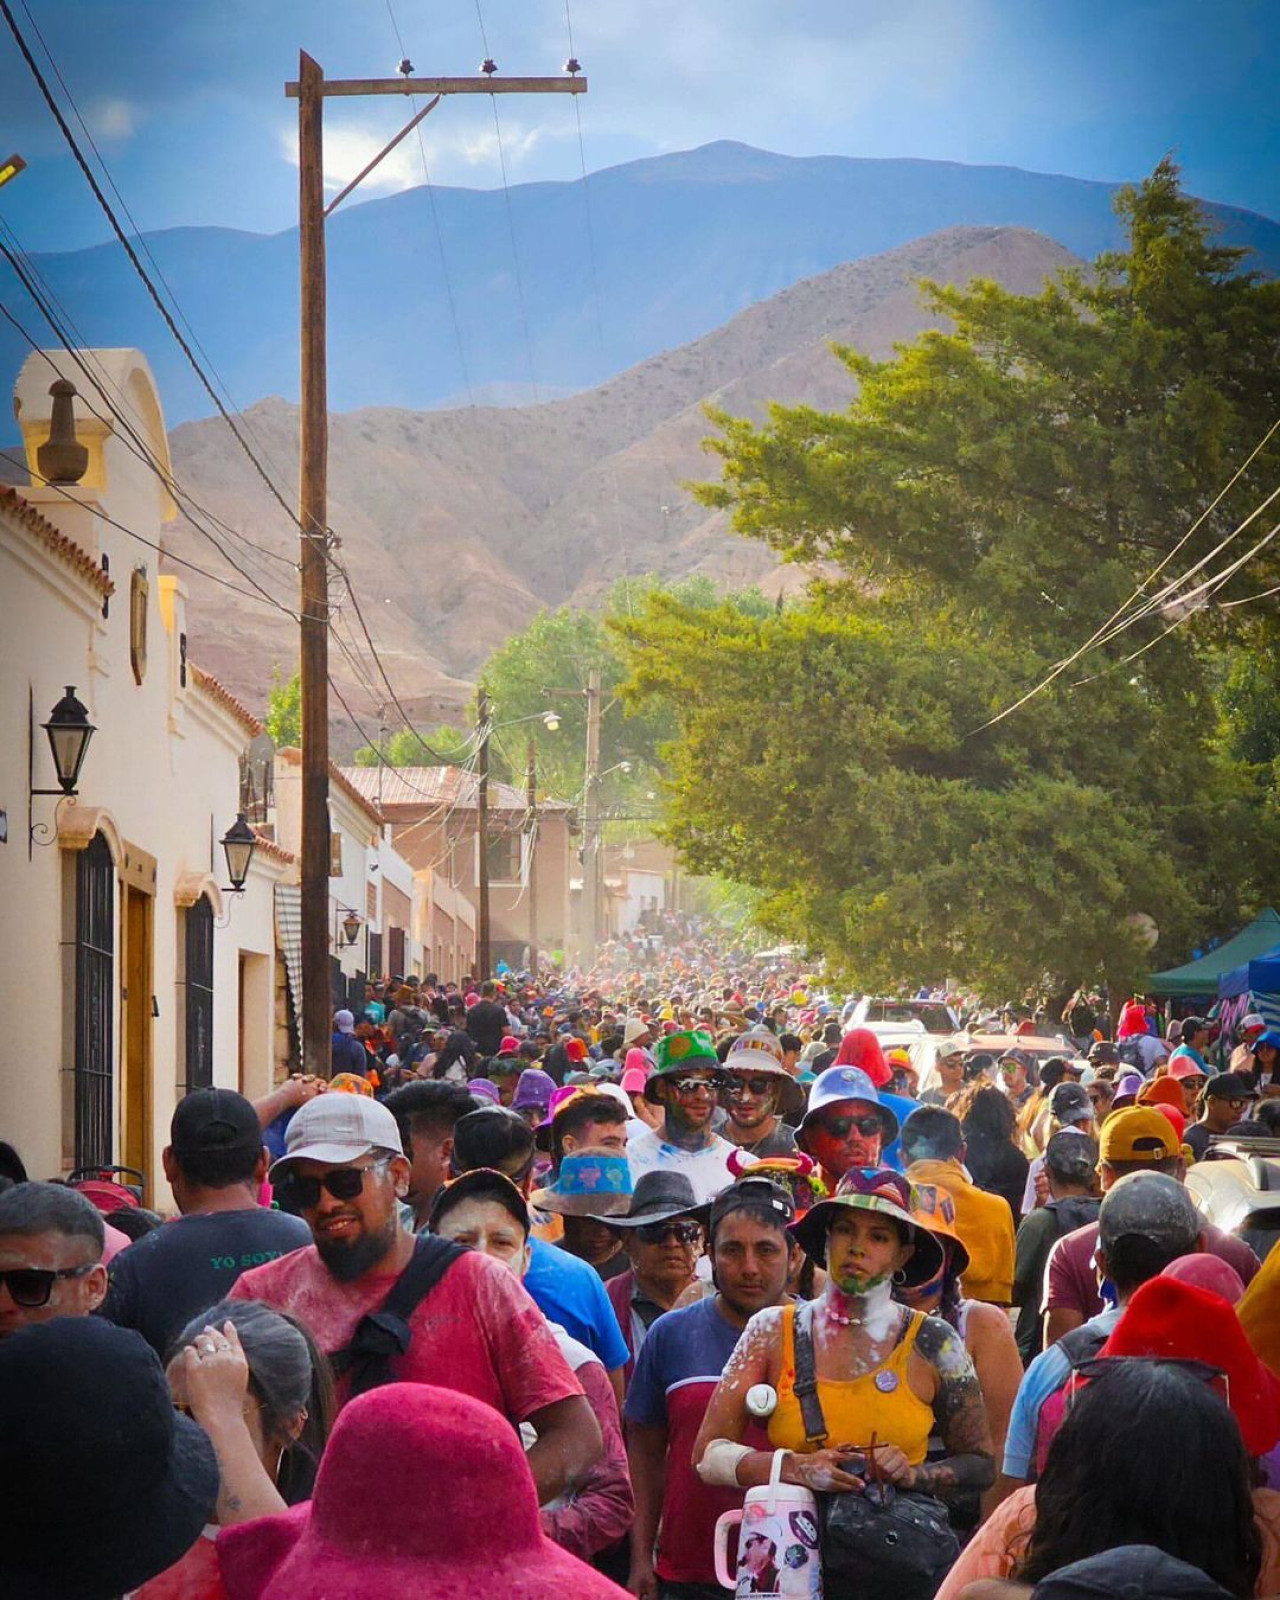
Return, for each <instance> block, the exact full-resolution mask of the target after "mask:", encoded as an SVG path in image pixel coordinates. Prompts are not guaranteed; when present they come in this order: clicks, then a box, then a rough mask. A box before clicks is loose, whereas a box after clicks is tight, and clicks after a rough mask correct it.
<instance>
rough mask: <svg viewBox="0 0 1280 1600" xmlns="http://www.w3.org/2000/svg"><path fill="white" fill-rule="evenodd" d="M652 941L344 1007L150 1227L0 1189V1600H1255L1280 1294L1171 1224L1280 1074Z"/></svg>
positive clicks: (209, 1141) (1246, 1246)
mask: <svg viewBox="0 0 1280 1600" xmlns="http://www.w3.org/2000/svg"><path fill="white" fill-rule="evenodd" d="M649 924H650V925H649V926H647V927H646V928H644V929H643V930H642V931H641V933H640V934H639V935H638V936H636V937H634V938H632V939H630V940H628V941H623V942H615V943H613V944H611V945H610V946H608V947H606V949H605V950H604V951H603V952H602V956H601V960H600V962H599V964H598V966H597V967H595V968H594V969H592V970H591V971H589V972H579V971H571V972H569V973H567V974H562V973H557V972H550V971H542V972H539V973H533V972H513V971H511V970H509V969H508V968H506V967H505V966H503V967H500V969H499V970H498V971H497V972H496V973H495V974H493V975H492V976H489V977H485V978H484V979H483V981H475V980H464V981H460V982H454V981H448V980H443V981H442V980H441V979H440V978H439V977H438V976H437V975H435V974H426V975H425V976H421V977H419V976H418V975H415V974H407V975H399V974H395V975H390V976H388V977H386V978H380V979H378V980H377V981H374V982H371V983H370V984H369V985H368V987H367V990H366V993H365V995H364V998H363V1003H362V1004H358V1005H349V1006H345V1007H339V1008H337V1009H336V1010H335V1014H334V1024H333V1038H332V1047H331V1058H330V1059H329V1060H327V1061H323V1062H306V1063H302V1064H301V1065H302V1066H303V1067H304V1068H305V1069H307V1070H301V1071H298V1072H295V1073H292V1074H290V1075H289V1076H287V1077H285V1078H284V1079H283V1081H281V1082H280V1083H279V1084H278V1086H277V1087H276V1088H275V1089H274V1090H273V1091H272V1092H271V1093H270V1094H269V1095H268V1096H266V1097H264V1098H263V1099H262V1100H259V1101H257V1102H250V1101H249V1100H248V1099H246V1098H245V1097H244V1096H242V1095H241V1094H239V1093H238V1092H237V1091H236V1090H234V1089H232V1088H229V1087H207V1088H199V1089H194V1090H192V1091H191V1092H189V1093H188V1094H187V1095H185V1096H184V1098H183V1099H182V1100H181V1101H180V1102H179V1104H178V1107H177V1110H176V1112H175V1114H174V1117H173V1120H172V1124H171V1126H170V1128H169V1132H168V1141H167V1144H166V1146H165V1149H164V1154H163V1174H162V1175H161V1174H156V1175H154V1179H153V1184H152V1194H154V1195H163V1196H164V1200H163V1202H162V1206H163V1213H164V1214H163V1215H162V1214H161V1212H159V1211H152V1210H150V1209H148V1208H147V1207H146V1206H145V1205H144V1203H143V1202H144V1201H145V1200H146V1199H148V1198H149V1197H150V1196H149V1195H148V1194H146V1193H139V1192H137V1191H136V1190H134V1189H131V1188H130V1187H129V1186H128V1185H127V1184H126V1183H124V1182H122V1181H120V1179H119V1177H118V1175H115V1174H113V1173H110V1172H104V1173H103V1174H101V1175H100V1176H99V1177H98V1178H96V1179H95V1178H88V1179H84V1180H81V1181H79V1182H78V1183H77V1184H76V1185H74V1186H73V1185H71V1184H69V1183H67V1182H65V1181H63V1180H61V1179H60V1178H54V1179H52V1180H50V1181H40V1180H39V1179H37V1178H33V1177H32V1176H31V1175H29V1174H28V1173H27V1172H26V1170H25V1168H24V1167H23V1164H22V1159H21V1153H20V1152H19V1151H16V1150H14V1149H13V1148H12V1147H10V1146H7V1145H0V1463H2V1464H3V1469H4V1472H3V1480H4V1481H5V1482H6V1483H8V1484H9V1485H10V1486H11V1492H10V1493H9V1494H8V1495H6V1496H4V1497H2V1500H0V1507H2V1508H0V1519H3V1520H4V1521H6V1522H7V1523H8V1526H9V1533H8V1536H7V1538H6V1539H5V1540H4V1541H3V1543H2V1544H0V1594H3V1595H4V1596H6V1597H8V1596H14V1597H28V1596H29V1597H54V1596H56V1597H58V1600H78V1597H84V1600H116V1597H120V1596H124V1595H130V1596H134V1597H136V1600H222V1597H230V1600H285V1597H288V1600H308V1597H314V1600H319V1597H322V1596H323V1597H329V1600H338V1597H345V1596H355V1595H357V1594H359V1595H362V1596H363V1595H367V1594H374V1595H380V1594H391V1593H401V1592H403V1593H405V1594H420V1595H424V1596H441V1597H444V1596H457V1595H460V1594H462V1593H463V1592H464V1590H468V1591H470V1592H472V1593H474V1594H477V1595H489V1594H493V1595H503V1596H514V1597H530V1600H535V1597H538V1600H540V1597H544V1596H545V1597H547V1600H551V1597H552V1596H553V1595H554V1596H556V1597H557V1600H561V1597H562V1596H563V1595H564V1594H574V1595H583V1596H587V1597H589V1600H590V1597H594V1596H597V1595H598V1596H601V1597H603V1596H606V1595H618V1594H623V1593H630V1594H632V1595H634V1596H637V1597H640V1600H706V1597H708V1596H712V1595H717V1594H725V1593H728V1592H730V1590H734V1591H736V1593H737V1595H739V1596H748V1595H757V1596H758V1595H776V1596H779V1597H781V1596H788V1597H792V1600H795V1597H797V1596H802V1595H803V1596H808V1597H810V1600H817V1597H818V1595H819V1594H821V1593H823V1592H825V1594H826V1595H827V1600H838V1597H839V1596H841V1595H843V1594H846V1593H854V1592H859V1593H861V1592H865V1593H866V1594H868V1595H869V1596H874V1597H876V1600H881V1597H884V1600H898V1597H901V1600H932V1597H933V1596H935V1595H940V1596H942V1597H944V1600H958V1597H960V1596H966V1597H968V1600H985V1597H990V1596H994V1595H995V1594H997V1593H999V1594H1002V1595H1004V1594H1019V1595H1025V1594H1034V1595H1035V1596H1037V1597H1039V1600H1055V1597H1057V1600H1065V1597H1068V1596H1076V1595H1081V1596H1083V1595H1086V1594H1088V1595H1130V1596H1189V1597H1194V1596H1200V1595H1203V1596H1206V1597H1207V1596H1215V1597H1220V1596H1222V1595H1224V1594H1226V1595H1234V1596H1238V1597H1240V1600H1244V1597H1246V1596H1251V1595H1274V1594H1276V1593H1280V1252H1274V1253H1271V1254H1268V1255H1266V1257H1265V1259H1263V1260H1260V1259H1259V1255H1258V1254H1257V1253H1255V1250H1254V1249H1253V1248H1251V1246H1250V1243H1249V1242H1248V1241H1247V1240H1246V1239H1245V1238H1243V1237H1241V1232H1240V1229H1238V1228H1237V1229H1236V1231H1226V1230H1224V1229H1223V1228H1221V1227H1217V1226H1214V1225H1213V1224H1212V1223H1211V1222H1210V1221H1209V1220H1208V1219H1207V1218H1206V1217H1205V1216H1204V1215H1203V1213H1202V1212H1201V1211H1200V1210H1199V1209H1198V1207H1197V1204H1196V1201H1195V1199H1194V1197H1193V1193H1192V1189H1191V1188H1190V1187H1189V1186H1188V1185H1187V1183H1186V1182H1185V1179H1186V1176H1187V1173H1188V1171H1189V1170H1190V1169H1191V1168H1192V1167H1193V1165H1194V1164H1195V1163H1197V1162H1211V1161H1213V1160H1215V1159H1217V1158H1218V1156H1220V1155H1222V1154H1223V1153H1225V1152H1226V1151H1227V1150H1228V1149H1231V1148H1235V1147H1236V1146H1237V1145H1239V1144H1241V1143H1243V1145H1244V1146H1245V1147H1246V1148H1251V1149H1256V1150H1259V1151H1263V1152H1266V1151H1268V1150H1269V1148H1270V1147H1269V1145H1268V1141H1269V1140H1271V1139H1272V1138H1274V1137H1276V1136H1278V1135H1280V1032H1277V1031H1276V1030H1274V1029H1272V1028H1270V1027H1268V1026H1267V1023H1266V1020H1265V1019H1264V1018H1263V1017H1262V1016H1261V1015H1260V1014H1248V1015H1246V1016H1244V1018H1243V1020H1242V1021H1241V1023H1240V1025H1239V1027H1238V1029H1237V1030H1235V1032H1234V1033H1233V1035H1232V1036H1231V1037H1228V1038H1223V1037H1221V1036H1220V1035H1221V1029H1220V1028H1219V1027H1218V1024H1217V1022H1216V1021H1215V1020H1214V1019H1212V1018H1210V1017H1206V1016H1200V1015H1191V1016H1183V1017H1181V1018H1178V1019H1174V1018H1171V1017H1169V1016H1167V1015H1161V1014H1160V1013H1159V1012H1158V1011H1157V1010H1156V1007H1155V1006H1154V1005H1153V1004H1151V1003H1148V1002H1147V1001H1146V1000H1145V999H1143V998H1142V997H1134V998H1132V999H1131V1000H1129V1001H1128V1002H1126V1003H1125V1004H1124V1005H1123V1006H1119V1007H1117V1008H1116V1010H1115V1015H1114V1019H1113V1015H1112V1009H1111V1007H1110V1006H1109V1005H1108V1003H1107V1001H1106V998H1105V997H1104V996H1102V995H1098V994H1092V995H1091V994H1090V993H1088V992H1087V991H1085V990H1082V991H1079V992H1078V993H1076V994H1075V995H1072V996H1071V997H1069V999H1067V1001H1066V1002H1065V1004H1064V1003H1062V1002H1061V1001H1059V1002H1057V1003H1055V1004H1054V1005H1053V1006H1052V1007H1045V1006H1040V1007H1037V1006H1036V1005H1035V1004H1027V1005H1025V1006H1012V1007H1007V1008H991V1007H986V1006H983V1005H982V1004H980V1003H979V1002H978V1001H976V1000H975V999H974V998H973V997H962V996H957V995H954V994H953V995H948V994H946V993H943V992H939V991H931V990H928V989H924V990H922V991H921V992H920V993H919V994H917V995H915V996H912V997H910V998H908V999H905V1000H902V1001H895V1002H891V1003H890V1002H876V1001H875V1000H874V997H852V998H846V997H845V996H844V995H843V994H840V993H835V992H832V991H831V990H830V989H829V988H828V987H826V986H825V985H824V984H823V982H822V980H821V978H820V976H819V975H817V974H814V973H806V972H805V971H803V970H802V968H801V967H800V966H799V964H798V962H797V960H796V958H794V957H779V956H778V955H777V954H776V953H774V954H772V955H769V956H759V955H755V954H753V953H752V952H751V951H750V950H748V949H746V948H744V947H743V946H742V945H741V944H739V943H738V942H736V941H735V940H734V939H732V938H731V937H730V936H729V935H728V934H727V933H726V932H724V930H721V929H719V928H717V927H716V926H715V925H714V924H711V923H709V922H703V921H700V920H699V921H695V920H692V919H687V918H663V917H660V916H654V917H651V918H650V919H649ZM877 1007H878V1008H879V1009H878V1010H877ZM921 1016H923V1017H925V1018H926V1020H927V1021H928V1023H929V1026H928V1027H926V1026H924V1025H922V1024H921V1023H920V1022H919V1021H918V1020H916V1021H911V1020H907V1021H904V1020H903V1019H904V1018H906V1019H911V1018H912V1017H915V1018H919V1017H921ZM940 1017H941V1018H942V1019H944V1020H945V1021H946V1022H947V1031H940V1030H939V1029H938V1028H937V1027H936V1026H935V1023H936V1021H937V1019H938V1018H940ZM1113 1020H1114V1022H1115V1026H1114V1028H1113V1027H1112V1025H1111V1024H1112V1021H1113ZM0 1131H2V1129H0ZM161 1176H162V1177H163V1183H161V1181H160V1179H161ZM1273 1484H1274V1485H1276V1487H1273Z"/></svg>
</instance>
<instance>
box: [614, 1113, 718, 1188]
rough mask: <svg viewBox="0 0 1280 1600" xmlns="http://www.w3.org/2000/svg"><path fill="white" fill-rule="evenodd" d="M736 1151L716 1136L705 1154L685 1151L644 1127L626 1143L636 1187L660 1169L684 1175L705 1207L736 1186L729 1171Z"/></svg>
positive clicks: (701, 1151) (704, 1151) (698, 1151)
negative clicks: (639, 1181) (724, 1191)
mask: <svg viewBox="0 0 1280 1600" xmlns="http://www.w3.org/2000/svg"><path fill="white" fill-rule="evenodd" d="M733 1151H734V1146H733V1145H731V1144H730V1143H729V1141H728V1140H727V1139H722V1138H721V1137H720V1135H719V1134H713V1135H712V1137H711V1143H710V1144H709V1145H707V1146H706V1147H705V1148H704V1149H702V1150H682V1149H681V1148H680V1146H679V1145H676V1144H668V1143H667V1141H666V1140H665V1139H663V1138H661V1137H660V1136H659V1135H658V1134H657V1133H655V1132H654V1130H653V1129H652V1128H647V1127H644V1126H643V1125H642V1126H641V1131H640V1132H638V1133H633V1134H632V1135H631V1136H630V1137H629V1138H628V1140H627V1161H628V1163H629V1164H630V1167H631V1181H632V1183H633V1184H634V1183H635V1182H636V1180H637V1179H638V1178H639V1177H640V1176H641V1174H642V1173H645V1172H653V1171H655V1170H656V1169H657V1168H659V1167H663V1168H665V1169H666V1170H667V1171H668V1172H683V1173H684V1175H685V1177H686V1178H688V1180H689V1182H690V1183H691V1184H692V1185H693V1193H694V1196H695V1198H696V1199H697V1202H698V1204H699V1205H705V1204H706V1203H707V1201H708V1200H710V1199H712V1198H713V1197H714V1196H715V1195H718V1194H719V1193H720V1191H721V1189H727V1188H728V1187H729V1185H730V1184H731V1183H732V1182H733V1173H732V1172H730V1170H729V1157H730V1156H731V1155H732V1154H733Z"/></svg>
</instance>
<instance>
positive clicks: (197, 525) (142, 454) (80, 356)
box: [0, 225, 292, 599]
mask: <svg viewBox="0 0 1280 1600" xmlns="http://www.w3.org/2000/svg"><path fill="white" fill-rule="evenodd" d="M0 226H2V225H0ZM0 255H3V256H4V257H5V259H6V260H7V261H8V262H9V264H10V266H11V267H12V268H13V270H14V271H15V272H16V273H17V275H18V278H19V281H20V282H21V283H22V285H23V287H24V288H25V289H26V291H27V293H28V295H30V297H31V299H32V301H33V302H34V304H35V305H36V308H37V309H38V310H39V311H40V314H41V315H42V316H43V317H44V319H45V321H46V322H47V323H48V324H49V327H50V328H51V329H52V331H53V334H54V337H55V338H56V339H57V340H58V342H59V344H61V345H62V347H63V349H64V350H65V351H66V353H67V355H69V356H70V357H71V359H72V360H73V361H74V362H75V363H76V365H77V366H78V367H79V369H80V371H81V372H82V373H83V374H84V376H85V378H86V379H87V380H88V381H89V383H90V384H92V385H93V386H94V387H95V388H97V389H98V391H99V393H100V394H101V396H102V400H103V403H104V404H105V405H106V407H107V410H108V412H109V414H110V418H111V421H110V422H109V421H108V419H107V417H105V416H103V414H102V412H101V411H99V410H98V408H97V407H96V406H95V405H94V403H93V401H92V400H91V399H90V398H89V396H88V395H87V394H84V393H82V392H79V391H77V395H76V398H77V399H78V400H80V402H81V403H82V405H83V406H84V407H85V409H86V410H87V411H89V412H90V414H91V415H92V416H94V417H95V418H97V420H98V421H99V422H100V423H102V425H103V426H104V427H106V428H109V429H111V431H113V432H116V429H114V428H112V423H115V424H118V427H119V429H121V430H123V432H116V436H117V437H118V438H119V439H120V442H121V443H122V444H123V445H124V447H125V448H126V449H127V450H128V451H129V452H130V454H131V455H133V456H134V457H135V458H136V459H137V460H139V461H140V462H141V463H142V464H143V465H144V466H145V467H146V468H147V469H148V470H149V471H150V472H152V473H153V474H154V475H155V476H156V477H157V478H158V479H159V481H160V482H161V483H162V484H163V485H164V487H165V488H166V489H167V490H168V491H169V493H170V494H171V495H172V496H173V498H174V500H175V501H176V502H177V503H178V505H179V506H180V507H181V508H182V511H183V514H184V515H185V516H186V518H187V520H188V522H190V524H191V526H192V528H194V529H195V531H196V532H197V533H199V534H201V535H202V536H203V537H204V538H206V539H207V540H208V541H209V542H210V543H211V544H212V545H213V546H214V548H215V549H216V550H217V551H218V553H219V555H221V556H222V558H223V560H224V561H226V563H227V565H228V566H230V567H231V569H232V570H233V571H235V572H238V573H239V574H240V576H241V577H242V578H244V580H245V581H246V582H247V583H250V584H252V585H253V586H254V587H255V588H256V589H259V590H260V591H261V592H262V593H264V594H266V593H267V591H266V590H265V588H263V585H262V584H260V583H259V582H258V580H257V578H255V577H254V575H253V574H252V573H251V572H248V571H246V570H245V568H244V567H242V566H241V565H240V564H239V562H237V561H235V560H234V559H233V558H232V556H231V555H230V554H229V552H228V551H227V550H226V549H225V547H224V546H223V545H222V543H221V541H220V540H219V539H218V538H217V537H216V536H215V535H214V534H212V533H210V531H209V530H208V528H206V527H205V526H203V524H202V523H201V522H200V520H199V518H198V517H197V516H196V514H195V512H196V511H199V512H200V514H201V515H202V516H205V517H208V518H209V520H211V521H212V522H214V523H215V524H217V525H218V526H219V527H220V528H222V529H223V530H224V531H225V533H226V534H227V535H228V536H229V537H231V538H233V539H236V540H239V541H240V542H241V543H242V544H244V545H246V546H248V548H249V549H252V550H255V551H258V552H259V553H260V555H271V556H274V558H275V559H276V560H278V561H282V560H283V559H284V558H283V557H280V556H277V555H275V552H274V551H268V550H267V549H266V547H265V546H262V545H258V544H255V542H254V541H253V540H251V539H249V538H247V537H246V536H245V535H243V534H241V533H239V532H238V531H237V530H236V529H234V528H231V527H230V526H228V525H227V524H226V523H223V522H221V521H220V519H219V518H217V517H216V516H214V514H213V513H212V512H209V511H207V510H206V509H205V508H204V507H203V506H201V505H200V503H199V502H198V501H197V500H196V499H195V498H194V496H191V495H190V494H189V493H188V492H187V491H186V490H185V489H184V488H183V487H182V485H181V484H179V482H178V481H177V479H176V478H175V477H174V475H173V473H172V472H171V471H170V470H169V469H168V468H166V467H165V466H164V464H163V463H162V462H161V461H159V460H158V459H157V458H156V456H155V455H154V454H153V453H152V451H151V449H150V448H149V446H148V445H147V442H146V440H145V438H144V437H143V436H142V435H141V434H140V433H139V432H138V430H137V429H136V428H135V427H134V426H133V424H132V423H131V422H130V421H129V419H128V417H126V416H125V415H124V414H123V412H122V411H121V410H120V409H119V408H118V407H117V406H116V405H115V404H114V403H113V401H112V399H111V395H110V393H109V390H110V389H111V388H113V387H114V384H113V383H112V382H111V380H110V378H109V375H108V374H107V373H106V371H105V369H103V368H101V363H97V365H98V367H99V369H100V373H101V375H100V376H99V375H98V374H95V373H94V372H92V371H90V369H89V366H88V365H87V364H86V360H85V356H86V354H92V352H88V351H84V350H81V349H79V348H77V347H76V346H75V345H74V344H73V343H72V342H71V340H70V338H69V337H68V334H67V331H66V330H65V329H64V328H63V327H62V326H61V324H60V323H59V321H58V318H57V317H55V316H54V314H53V312H52V311H51V310H50V308H49V306H48V305H47V304H46V303H45V301H44V300H43V298H42V297H41V295H40V293H39V292H38V291H37V290H36V288H35V286H34V284H33V283H32V282H31V281H30V280H29V279H28V277H27V276H26V274H25V273H24V271H23V268H22V266H21V264H20V263H19V262H18V260H17V259H16V258H15V257H14V255H13V254H12V252H11V251H10V249H9V248H8V246H7V245H6V244H5V242H4V241H3V239H0ZM0 316H3V317H4V318H5V320H6V321H7V322H9V323H10V324H11V325H12V326H13V327H14V328H15V329H16V330H17V332H18V333H19V334H21V336H22V337H23V338H24V339H25V340H26V341H27V343H28V344H29V345H30V346H31V348H32V350H33V351H35V352H36V354H38V355H39V356H40V357H41V358H42V359H43V360H45V361H46V362H48V364H49V366H50V367H51V368H52V369H53V371H54V372H55V373H56V374H57V376H58V377H59V378H62V379H63V380H64V381H65V379H66V374H65V373H64V372H63V370H62V369H61V368H60V367H59V365H58V363H57V362H56V361H55V360H54V359H53V356H52V354H51V353H50V352H49V351H48V350H47V349H45V348H43V347H42V346H41V345H40V343H39V341H38V340H36V339H35V338H34V337H33V336H32V334H31V333H30V331H29V330H28V329H27V328H26V327H24V326H23V324H22V323H21V322H20V321H19V319H18V318H17V317H15V316H14V315H13V313H12V312H11V311H10V310H9V309H8V307H6V306H5V305H4V304H3V303H0ZM95 360H96V358H95ZM117 392H118V391H117ZM193 508H194V510H193ZM246 558H247V559H252V558H249V557H246ZM285 565H287V566H290V567H292V563H289V562H285ZM271 598H272V599H274V597H271Z"/></svg>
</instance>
